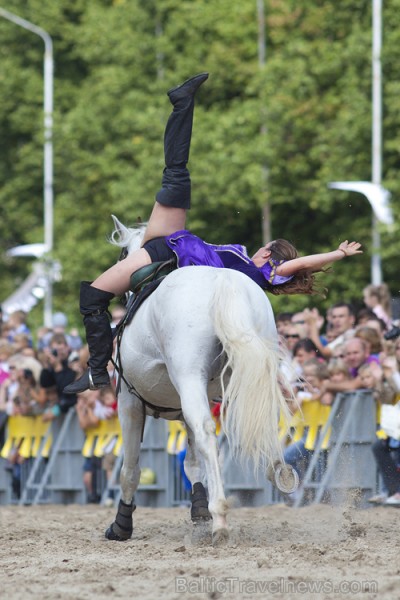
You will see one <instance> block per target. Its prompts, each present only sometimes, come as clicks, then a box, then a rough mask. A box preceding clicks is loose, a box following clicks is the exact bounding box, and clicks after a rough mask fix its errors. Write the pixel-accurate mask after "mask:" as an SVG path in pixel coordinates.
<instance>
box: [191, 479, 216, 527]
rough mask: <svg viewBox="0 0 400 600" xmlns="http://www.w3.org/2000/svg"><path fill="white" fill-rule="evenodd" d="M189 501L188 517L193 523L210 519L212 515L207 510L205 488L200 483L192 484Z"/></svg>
mask: <svg viewBox="0 0 400 600" xmlns="http://www.w3.org/2000/svg"><path fill="white" fill-rule="evenodd" d="M190 501H191V503H192V508H191V510H190V517H191V519H192V521H193V523H198V522H199V521H210V519H212V516H211V514H210V511H209V510H208V500H207V494H206V490H205V489H204V486H203V484H202V483H200V482H198V483H195V484H194V486H193V493H192V494H190Z"/></svg>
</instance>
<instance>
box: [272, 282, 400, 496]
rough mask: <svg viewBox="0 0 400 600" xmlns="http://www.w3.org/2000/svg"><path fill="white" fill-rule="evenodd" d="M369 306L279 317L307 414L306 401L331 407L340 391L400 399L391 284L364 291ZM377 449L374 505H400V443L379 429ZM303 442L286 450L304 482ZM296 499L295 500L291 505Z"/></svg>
mask: <svg viewBox="0 0 400 600" xmlns="http://www.w3.org/2000/svg"><path fill="white" fill-rule="evenodd" d="M363 302H364V306H363V307H362V308H361V309H359V310H356V309H355V307H354V306H352V305H351V304H350V303H348V302H344V301H343V302H338V303H336V304H334V305H332V306H331V307H329V309H328V310H327V311H326V315H321V314H320V313H319V311H318V310H317V309H315V308H313V309H305V310H303V311H302V312H298V313H281V314H278V315H277V316H276V324H277V329H278V332H279V333H280V336H281V343H282V345H283V347H284V348H285V351H286V354H287V356H288V357H289V360H290V362H291V371H290V372H291V373H293V375H292V377H293V391H294V394H295V396H296V400H297V405H295V407H294V409H293V410H299V409H300V410H301V406H302V405H303V406H304V403H305V402H310V401H314V402H315V401H318V402H320V403H321V404H325V405H326V404H328V405H329V404H331V403H332V402H333V401H334V399H335V396H336V394H337V393H339V392H352V391H355V390H361V389H368V390H371V392H372V394H373V396H374V398H375V400H376V405H377V414H378V415H379V407H380V406H381V405H382V404H395V403H396V402H397V401H399V400H400V328H399V327H398V325H399V323H398V322H396V321H395V322H393V320H392V311H391V299H390V294H389V293H388V288H387V286H386V285H385V284H382V285H380V286H373V285H369V286H367V287H366V288H365V289H364V290H363ZM377 433H378V435H377V439H376V442H375V443H374V444H373V447H372V450H373V453H374V456H375V459H376V464H377V467H378V470H379V473H380V475H381V477H382V480H383V486H382V491H381V493H379V494H378V495H375V496H373V497H372V498H370V502H374V503H381V504H385V505H391V506H394V505H396V506H397V505H398V506H400V449H399V446H400V442H399V441H398V440H394V439H392V438H390V437H388V436H385V434H384V432H382V431H379V423H377ZM306 436H307V431H305V432H304V435H303V437H302V439H301V440H298V441H296V442H295V443H290V439H289V443H288V445H287V447H286V448H285V453H284V456H285V460H286V461H287V462H288V463H289V464H291V465H292V466H293V467H294V468H295V469H296V470H297V472H298V474H299V477H300V480H301V479H302V477H303V475H304V472H305V469H306V467H307V465H308V463H309V460H310V457H311V454H312V451H310V450H309V449H307V448H306V447H305V440H306ZM291 502H293V498H292V499H290V498H289V503H291Z"/></svg>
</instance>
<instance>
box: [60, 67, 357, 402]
mask: <svg viewBox="0 0 400 600" xmlns="http://www.w3.org/2000/svg"><path fill="white" fill-rule="evenodd" d="M207 78H208V73H201V74H199V75H196V76H195V77H192V78H191V79H188V80H187V81H185V82H184V83H183V84H182V85H179V86H177V87H175V88H173V89H171V90H170V91H169V92H168V96H169V99H170V101H171V103H172V105H173V111H172V113H171V115H170V117H169V119H168V122H167V126H166V129H165V134H164V153H165V168H164V172H163V178H162V187H161V189H160V190H159V192H158V193H157V195H156V202H155V204H154V208H153V211H152V213H151V216H150V219H149V222H148V224H147V228H146V232H145V235H144V239H143V245H142V247H141V248H140V250H137V251H136V252H134V253H132V254H131V255H129V256H127V257H126V258H125V259H123V260H121V261H120V262H118V263H117V264H115V265H113V266H112V267H111V268H110V269H108V270H107V271H105V272H104V273H103V274H102V275H100V276H99V277H98V278H97V279H96V280H95V281H93V283H90V282H87V281H83V282H82V283H81V289H80V312H81V314H82V315H83V322H84V325H85V329H86V340H87V343H88V346H89V354H90V357H89V360H88V369H87V370H86V371H85V373H84V374H83V375H82V376H81V377H80V378H79V379H77V380H76V381H75V382H73V383H71V384H70V385H68V386H67V387H66V388H65V389H64V392H65V393H67V394H68V393H69V394H79V393H81V392H84V391H85V390H87V389H99V388H102V387H105V386H107V385H109V384H110V379H109V375H108V372H107V364H108V362H109V360H110V358H111V355H112V350H113V339H112V331H111V327H110V321H109V314H108V306H109V303H110V301H111V300H112V299H113V298H114V296H119V295H122V294H124V293H126V292H127V291H128V290H129V285H130V278H131V275H132V273H134V272H135V271H137V270H138V269H140V268H141V267H144V266H146V265H149V264H151V263H152V262H156V261H166V260H169V259H170V258H171V257H174V256H176V258H177V266H178V267H185V266H188V265H208V266H212V267H217V268H218V267H219V268H228V269H235V270H237V271H241V272H243V273H245V274H246V275H248V276H249V277H250V278H251V279H253V281H255V282H256V283H257V284H258V285H260V286H261V287H262V288H263V289H265V290H267V291H269V292H271V293H273V294H312V293H315V291H316V290H315V288H314V275H313V273H316V272H318V271H321V269H323V267H325V266H326V265H327V264H328V263H331V262H335V261H338V260H340V259H342V258H344V257H345V256H352V255H354V254H360V253H361V252H362V251H361V250H360V247H361V245H360V244H359V243H357V242H350V243H349V242H347V241H345V242H342V243H341V244H340V245H339V247H338V249H337V250H333V251H332V252H326V253H323V254H312V255H310V256H303V257H298V253H297V250H296V248H295V247H294V246H293V245H292V244H291V243H290V242H288V241H286V240H282V239H277V240H274V241H271V242H268V243H267V244H266V245H265V246H263V247H262V248H260V249H259V250H258V251H257V252H256V253H255V254H254V256H252V257H249V256H248V254H247V251H246V248H245V247H244V246H241V245H238V244H227V245H222V246H219V245H213V244H208V243H206V242H204V241H203V240H201V239H200V238H198V237H197V236H195V235H193V234H192V233H190V232H189V231H186V230H185V229H184V228H185V222H186V211H187V210H188V209H189V208H190V193H191V182H190V174H189V171H188V169H187V162H188V160H189V149H190V140H191V135H192V124H193V110H194V99H195V95H196V91H197V90H198V88H199V87H200V86H201V84H202V83H204V81H206V79H207Z"/></svg>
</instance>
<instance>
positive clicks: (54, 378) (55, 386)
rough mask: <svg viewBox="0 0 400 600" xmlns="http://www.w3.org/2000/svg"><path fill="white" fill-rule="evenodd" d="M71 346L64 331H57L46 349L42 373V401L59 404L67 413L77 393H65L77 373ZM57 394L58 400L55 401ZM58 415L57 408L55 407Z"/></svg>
mask: <svg viewBox="0 0 400 600" xmlns="http://www.w3.org/2000/svg"><path fill="white" fill-rule="evenodd" d="M70 351H71V349H70V347H69V346H68V343H67V339H66V337H65V335H64V334H63V333H55V334H54V335H53V336H52V338H51V340H50V345H49V347H48V348H46V349H45V350H44V359H45V361H46V364H45V366H44V368H43V370H42V373H41V375H40V388H41V401H42V403H43V404H46V403H50V404H52V406H53V407H55V406H56V405H58V407H59V411H60V412H61V413H66V412H67V411H68V410H69V409H70V408H71V407H72V406H74V405H75V404H76V400H77V398H76V394H72V395H71V394H70V395H66V394H64V392H63V390H64V388H65V387H66V386H67V385H69V384H70V383H72V382H73V381H74V380H75V376H76V373H75V371H74V370H73V369H72V368H71V366H70V364H69V362H68V358H69V355H70ZM55 394H56V398H57V402H54V395H55ZM53 412H54V416H57V414H56V412H57V411H56V409H53Z"/></svg>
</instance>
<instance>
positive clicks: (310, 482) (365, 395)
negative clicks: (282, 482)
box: [0, 390, 378, 507]
mask: <svg viewBox="0 0 400 600" xmlns="http://www.w3.org/2000/svg"><path fill="white" fill-rule="evenodd" d="M27 418H29V417H25V419H27ZM37 418H38V417H36V419H37ZM107 428H108V429H107ZM319 429H320V430H319V433H318V434H317V435H316V437H315V447H314V449H313V455H312V459H311V461H310V464H309V467H308V469H307V472H306V474H305V477H304V481H303V484H302V487H301V490H300V493H299V494H298V495H297V498H296V501H295V505H296V506H301V505H303V504H305V503H310V502H320V501H329V502H335V503H336V502H340V501H342V500H343V499H344V498H346V499H348V498H349V496H351V495H352V494H353V498H355V499H357V501H358V505H360V506H363V505H365V502H366V498H367V496H368V495H372V494H373V493H374V492H375V491H376V488H377V480H378V479H377V471H376V467H375V462H374V459H373V455H372V452H371V445H372V443H373V442H374V441H375V439H376V407H375V402H374V400H373V397H372V395H371V394H370V393H369V392H367V391H365V390H361V391H357V392H352V393H346V394H340V395H338V396H337V397H336V399H335V402H334V404H333V406H332V410H331V411H330V415H329V417H328V419H327V421H326V424H325V426H323V425H320V426H319ZM328 431H330V441H329V448H328V450H326V449H325V445H324V443H323V440H324V438H326V433H327V432H328ZM14 433H15V432H14ZM20 433H21V432H20ZM22 433H23V431H22ZM182 433H183V432H182V428H181V427H178V430H177V429H174V427H171V426H169V425H168V423H167V422H166V421H163V420H161V419H153V418H151V417H148V418H147V419H146V426H145V431H144V439H143V443H142V448H141V455H140V465H141V468H142V471H143V470H144V469H147V470H148V472H149V473H150V474H153V476H154V477H153V478H150V480H148V481H144V482H142V483H141V484H140V486H139V488H138V490H137V493H136V494H135V502H136V504H138V505H142V506H144V505H145V506H153V507H161V506H162V507H166V506H176V505H179V504H186V503H188V502H189V490H188V489H187V486H186V485H185V481H184V475H183V473H182V468H181V460H180V458H181V457H180V456H179V454H176V453H175V452H176V451H177V449H176V445H177V444H178V446H179V444H180V445H181V446H182V443H180V442H179V439H178V437H179V435H182ZM174 436H175V437H174ZM177 436H178V437H177ZM111 439H114V450H113V452H114V454H115V464H114V466H113V469H112V472H111V474H109V478H108V480H107V478H106V475H105V472H104V470H103V469H102V467H101V460H99V459H100V457H101V456H102V451H103V449H104V447H105V446H106V445H107V441H108V442H110V440H111ZM181 442H182V438H181ZM23 443H25V449H24V453H25V456H24V457H23V460H22V461H21V465H20V469H19V473H18V481H16V480H15V479H16V477H15V474H14V484H12V475H13V473H12V466H11V465H10V463H9V461H8V460H7V452H8V450H9V449H10V448H12V447H16V446H18V445H19V446H20V447H21V444H23ZM50 444H51V446H50ZM28 446H29V449H28ZM167 449H168V451H167ZM220 454H221V457H222V472H223V480H224V485H225V491H226V494H227V495H228V496H230V495H234V496H236V497H237V499H238V502H239V504H240V505H245V506H261V505H265V504H273V503H277V502H282V496H281V495H280V494H279V493H278V491H277V490H276V488H274V487H273V486H272V484H271V483H270V482H269V481H268V480H267V479H266V477H265V474H260V476H259V478H258V479H257V478H256V477H255V476H254V474H253V467H252V465H251V464H250V463H248V464H246V465H245V466H244V467H243V466H240V465H239V464H237V463H236V462H235V461H234V460H233V459H232V457H231V454H230V452H229V447H228V445H227V441H226V438H224V436H223V435H222V436H220ZM88 456H94V457H96V458H97V460H96V461H95V469H94V476H95V477H94V484H95V487H96V492H97V495H98V496H99V498H101V502H102V503H105V502H106V500H107V499H108V498H110V497H113V499H114V502H115V503H117V502H118V500H119V497H120V490H119V472H120V469H121V465H122V448H121V439H120V431H119V429H118V424H117V425H116V424H115V423H114V424H108V425H107V426H106V425H104V427H103V429H99V430H97V434H96V431H94V432H93V431H91V432H90V434H89V433H88V434H87V435H86V436H85V432H83V431H82V430H81V428H80V426H79V423H78V418H77V415H76V412H75V409H71V410H70V411H69V412H68V413H67V415H66V416H64V417H61V418H59V419H57V420H56V421H53V422H52V424H51V427H49V428H48V430H46V431H45V432H44V430H40V431H38V434H37V436H36V437H35V436H31V438H30V440H29V444H27V443H26V438H24V437H23V438H20V439H17V438H14V439H11V438H10V432H9V435H8V436H6V443H5V446H4V447H3V451H2V457H1V458H0V504H10V503H14V504H17V503H19V504H44V503H64V504H65V503H80V504H82V503H85V502H86V501H87V494H86V490H85V486H84V483H83V466H84V462H85V457H88Z"/></svg>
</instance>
